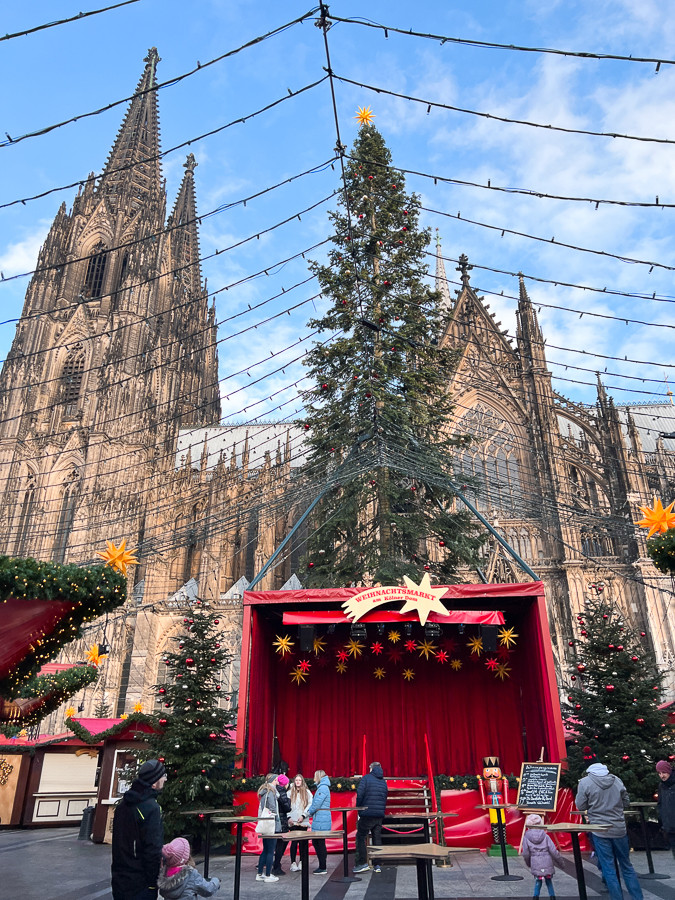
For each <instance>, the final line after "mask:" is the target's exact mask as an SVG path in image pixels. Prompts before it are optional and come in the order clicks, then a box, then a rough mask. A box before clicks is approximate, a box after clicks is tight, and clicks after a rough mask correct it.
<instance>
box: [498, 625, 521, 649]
mask: <svg viewBox="0 0 675 900" xmlns="http://www.w3.org/2000/svg"><path fill="white" fill-rule="evenodd" d="M497 636H498V637H499V643H500V644H501V645H502V646H503V647H507V648H511V647H515V646H516V638H517V637H518V635H517V634H516V629H515V628H500V629H499V631H498V632H497Z"/></svg>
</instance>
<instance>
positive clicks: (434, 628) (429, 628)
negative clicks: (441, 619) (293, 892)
mask: <svg viewBox="0 0 675 900" xmlns="http://www.w3.org/2000/svg"><path fill="white" fill-rule="evenodd" d="M424 634H425V635H426V637H428V638H439V637H440V636H441V626H440V625H439V624H438V622H427V624H426V625H425V626H424Z"/></svg>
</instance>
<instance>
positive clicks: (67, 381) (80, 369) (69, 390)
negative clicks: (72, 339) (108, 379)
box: [61, 344, 84, 416]
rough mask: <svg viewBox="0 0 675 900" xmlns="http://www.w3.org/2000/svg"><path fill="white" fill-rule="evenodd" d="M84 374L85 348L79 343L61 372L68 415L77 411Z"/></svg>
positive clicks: (63, 398)
mask: <svg viewBox="0 0 675 900" xmlns="http://www.w3.org/2000/svg"><path fill="white" fill-rule="evenodd" d="M83 375H84V348H83V347H82V344H77V345H76V346H75V347H73V349H72V350H71V351H70V353H69V354H68V356H67V357H66V361H65V362H64V364H63V370H62V372H61V384H62V386H63V397H62V400H63V404H64V406H65V412H66V415H68V416H72V415H75V413H76V412H77V408H78V404H79V400H80V392H81V390H82V377H83Z"/></svg>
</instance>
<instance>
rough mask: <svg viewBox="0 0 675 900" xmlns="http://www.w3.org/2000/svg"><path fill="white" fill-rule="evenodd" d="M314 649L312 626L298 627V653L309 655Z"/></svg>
mask: <svg viewBox="0 0 675 900" xmlns="http://www.w3.org/2000/svg"><path fill="white" fill-rule="evenodd" d="M313 649H314V626H313V625H300V652H301V653H311V652H312V650H313Z"/></svg>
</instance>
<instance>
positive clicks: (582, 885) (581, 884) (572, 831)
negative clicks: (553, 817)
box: [534, 822, 609, 900]
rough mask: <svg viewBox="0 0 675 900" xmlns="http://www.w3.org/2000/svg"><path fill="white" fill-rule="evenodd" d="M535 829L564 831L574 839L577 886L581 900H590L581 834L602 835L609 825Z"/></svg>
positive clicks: (578, 824) (564, 824)
mask: <svg viewBox="0 0 675 900" xmlns="http://www.w3.org/2000/svg"><path fill="white" fill-rule="evenodd" d="M534 827H535V828H543V829H544V830H546V831H549V832H551V831H553V832H555V831H563V832H566V833H568V834H569V836H570V838H571V839H572V850H573V852H574V865H575V867H576V870H577V886H578V888H579V900H588V897H587V895H586V879H585V877H584V865H583V862H582V861H581V849H580V848H579V834H580V833H581V834H583V833H584V832H585V833H591V834H592V833H595V832H596V831H597V832H598V833H599V834H602V832H603V831H606V830H607V829H608V828H609V825H586V824H584V823H583V822H556V824H555V825H535V826H534Z"/></svg>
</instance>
